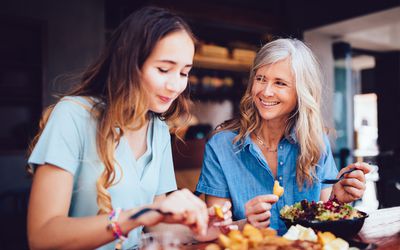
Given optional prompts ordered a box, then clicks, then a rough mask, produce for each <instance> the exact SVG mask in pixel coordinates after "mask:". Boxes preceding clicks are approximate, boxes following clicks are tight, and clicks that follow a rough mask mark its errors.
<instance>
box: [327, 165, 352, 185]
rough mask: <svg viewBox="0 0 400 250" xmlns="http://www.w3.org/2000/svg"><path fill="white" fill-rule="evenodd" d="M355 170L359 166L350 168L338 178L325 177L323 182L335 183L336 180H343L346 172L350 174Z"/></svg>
mask: <svg viewBox="0 0 400 250" xmlns="http://www.w3.org/2000/svg"><path fill="white" fill-rule="evenodd" d="M354 170H357V168H350V169H349V170H347V171H345V172H343V173H342V174H341V175H340V176H339V178H338V179H323V180H322V181H321V183H323V184H335V183H336V182H338V181H341V180H342V179H343V178H344V175H345V174H349V173H351V172H353V171H354Z"/></svg>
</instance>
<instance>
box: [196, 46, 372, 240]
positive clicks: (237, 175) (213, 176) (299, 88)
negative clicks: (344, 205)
mask: <svg viewBox="0 0 400 250" xmlns="http://www.w3.org/2000/svg"><path fill="white" fill-rule="evenodd" d="M321 88H322V80H321V74H320V68H319V65H318V63H317V61H316V59H315V57H314V55H313V53H312V52H311V50H310V49H309V48H308V47H307V46H306V45H305V44H304V43H302V42H301V41H299V40H295V39H278V40H275V41H273V42H270V43H268V44H266V45H265V46H264V47H263V48H262V49H261V50H260V51H259V52H258V54H257V56H256V58H255V60H254V65H253V68H252V70H251V74H250V79H249V84H248V87H247V90H246V93H245V94H244V96H243V98H242V100H241V103H240V116H239V117H238V118H235V119H232V120H230V121H227V122H225V123H223V124H222V125H221V126H220V127H219V128H218V129H217V131H216V132H215V134H214V135H213V136H212V138H211V139H210V140H209V141H208V143H207V145H206V151H205V157H204V162H203V167H202V173H201V176H200V179H199V183H198V185H197V191H198V192H201V193H205V195H206V202H207V204H208V205H213V204H222V203H223V202H225V201H227V200H228V201H231V202H232V205H233V218H234V219H236V220H241V219H247V221H248V222H250V223H251V224H252V225H254V226H256V227H259V228H262V227H267V226H269V225H270V226H271V227H273V228H275V229H278V230H279V233H283V232H284V231H285V230H286V228H285V226H284V224H283V222H282V221H281V220H280V219H279V210H280V209H281V208H282V207H283V206H284V205H292V204H293V203H295V202H298V201H300V200H303V199H307V200H314V201H318V200H322V201H326V200H328V199H329V198H330V197H336V198H337V199H338V200H339V201H341V202H351V201H353V200H356V199H358V198H360V197H361V196H362V195H363V192H364V189H365V177H364V174H366V173H368V172H369V169H370V167H369V166H368V165H367V164H365V163H358V164H352V165H350V166H347V167H346V168H344V169H342V170H341V171H340V173H342V172H344V171H346V170H348V169H349V168H352V167H354V166H355V167H356V168H357V169H358V170H356V171H353V172H352V173H350V174H347V175H346V178H345V179H344V180H342V181H341V182H339V183H337V184H335V185H333V186H332V185H328V184H321V183H320V180H321V179H324V178H334V177H336V176H337V175H338V171H337V168H336V165H335V162H334V159H333V156H332V152H331V148H330V145H329V141H328V139H327V137H326V135H325V133H324V125H323V121H322V117H321V112H320V101H321ZM340 173H339V174H340ZM275 180H277V181H279V183H280V185H281V186H283V187H284V189H285V192H284V194H283V196H282V197H280V198H279V199H278V197H277V196H276V195H273V194H272V190H273V185H274V182H275Z"/></svg>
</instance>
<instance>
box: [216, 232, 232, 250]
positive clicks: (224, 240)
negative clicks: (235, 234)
mask: <svg viewBox="0 0 400 250" xmlns="http://www.w3.org/2000/svg"><path fill="white" fill-rule="evenodd" d="M218 240H219V243H220V244H221V245H222V246H223V247H224V248H229V246H230V245H231V239H230V238H229V237H228V236H226V235H225V234H220V235H219V236H218Z"/></svg>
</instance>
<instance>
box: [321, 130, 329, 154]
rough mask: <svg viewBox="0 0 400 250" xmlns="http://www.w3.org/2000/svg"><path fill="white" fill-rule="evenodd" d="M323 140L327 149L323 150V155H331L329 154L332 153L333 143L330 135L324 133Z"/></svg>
mask: <svg viewBox="0 0 400 250" xmlns="http://www.w3.org/2000/svg"><path fill="white" fill-rule="evenodd" d="M322 140H323V143H324V146H325V148H324V150H323V154H329V152H330V151H331V143H330V141H329V137H328V135H327V134H326V133H324V134H323V135H322Z"/></svg>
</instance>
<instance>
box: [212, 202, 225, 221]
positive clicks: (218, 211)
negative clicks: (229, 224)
mask: <svg viewBox="0 0 400 250" xmlns="http://www.w3.org/2000/svg"><path fill="white" fill-rule="evenodd" d="M214 212H215V215H216V216H217V217H218V218H220V219H222V220H223V219H224V213H223V212H222V207H221V206H220V205H214Z"/></svg>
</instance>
